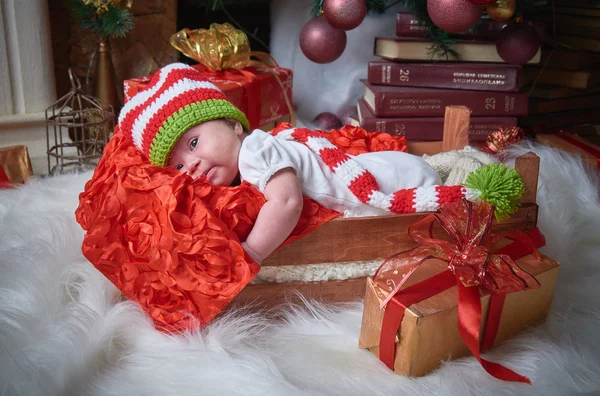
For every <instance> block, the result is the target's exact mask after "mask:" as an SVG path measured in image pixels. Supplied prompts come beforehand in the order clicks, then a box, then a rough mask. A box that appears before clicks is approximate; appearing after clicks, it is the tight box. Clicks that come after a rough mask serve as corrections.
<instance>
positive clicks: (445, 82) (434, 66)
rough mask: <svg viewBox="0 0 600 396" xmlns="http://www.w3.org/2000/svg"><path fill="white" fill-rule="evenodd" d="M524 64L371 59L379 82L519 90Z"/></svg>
mask: <svg viewBox="0 0 600 396" xmlns="http://www.w3.org/2000/svg"><path fill="white" fill-rule="evenodd" d="M521 69H522V68H521V66H517V65H493V64H481V63H398V62H389V61H373V62H369V74H368V80H369V82H370V83H371V84H376V85H395V86H402V87H430V88H449V89H467V90H474V91H501V92H516V91H518V90H519V89H520V88H521V87H522V86H523V81H524V79H523V78H522V73H521Z"/></svg>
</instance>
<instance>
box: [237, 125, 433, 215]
mask: <svg viewBox="0 0 600 396" xmlns="http://www.w3.org/2000/svg"><path fill="white" fill-rule="evenodd" d="M280 134H283V132H281V133H280ZM351 157H352V158H353V159H354V160H355V161H357V162H359V163H360V164H361V165H362V166H363V167H364V168H365V169H366V170H368V171H369V172H371V174H372V175H373V176H374V177H375V180H377V183H378V184H379V188H380V190H381V192H383V193H384V194H391V193H393V192H395V191H397V190H399V189H405V188H414V187H428V186H433V185H440V184H441V180H440V178H439V176H438V174H437V173H436V171H435V170H434V169H433V168H432V167H431V166H429V165H428V164H427V163H426V162H425V161H423V160H422V159H421V158H420V157H417V156H415V155H412V154H407V153H402V152H398V151H380V152H374V153H365V154H360V155H357V156H351ZM238 162H239V169H240V176H241V178H242V180H245V181H247V182H248V183H250V184H252V185H253V186H255V187H256V188H258V189H259V190H260V191H261V192H264V190H265V186H266V184H267V182H268V181H269V179H270V178H271V177H272V176H273V175H274V174H275V173H277V172H278V171H280V170H282V169H284V168H292V169H293V170H294V171H295V172H296V175H297V176H298V178H299V180H300V185H301V187H302V193H303V194H304V195H305V196H307V197H309V198H312V199H314V200H315V201H317V202H318V203H320V204H321V205H323V206H325V207H327V208H330V209H333V210H336V211H338V212H342V213H343V212H346V211H348V212H350V213H352V215H354V216H378V215H384V214H389V212H386V211H383V210H380V209H377V208H374V207H371V206H369V205H366V204H364V203H363V202H361V201H360V200H359V199H358V198H357V197H356V196H355V195H354V194H353V193H352V191H350V189H349V188H348V186H347V185H346V183H345V182H344V181H343V180H341V178H339V177H338V176H336V175H335V174H334V173H333V172H332V171H331V170H330V169H329V167H328V166H327V165H326V164H325V163H323V161H322V159H321V157H320V156H319V155H317V154H315V153H314V152H313V151H312V150H311V149H310V148H309V147H307V146H306V145H304V144H302V143H300V142H296V141H293V140H288V139H285V138H281V137H278V136H273V135H271V134H270V133H268V132H264V131H262V130H260V129H256V130H254V131H253V132H252V133H251V134H250V135H249V136H248V137H246V138H245V139H244V141H243V143H242V147H241V150H240V156H239V160H238Z"/></svg>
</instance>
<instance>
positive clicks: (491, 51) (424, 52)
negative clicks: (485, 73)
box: [374, 37, 541, 64]
mask: <svg viewBox="0 0 600 396" xmlns="http://www.w3.org/2000/svg"><path fill="white" fill-rule="evenodd" d="M432 45H433V43H432V42H431V41H428V40H424V39H419V38H410V37H402V38H400V37H376V38H375V51H374V53H375V55H377V56H380V57H382V58H385V59H389V60H412V61H431V60H435V61H436V62H456V61H461V62H490V63H506V62H504V60H503V59H502V58H501V57H500V55H498V51H496V43H494V42H489V41H466V40H459V41H458V43H456V44H455V45H454V46H453V50H454V51H456V57H455V58H453V57H449V58H448V59H446V58H440V57H434V55H433V54H432V53H431V46H432ZM540 57H541V51H538V52H537V54H536V55H535V56H534V57H533V58H532V59H531V60H530V61H529V62H528V63H530V64H536V63H539V61H540Z"/></svg>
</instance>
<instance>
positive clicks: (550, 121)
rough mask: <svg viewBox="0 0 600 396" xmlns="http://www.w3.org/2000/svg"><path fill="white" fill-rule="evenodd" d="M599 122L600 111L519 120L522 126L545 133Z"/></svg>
mask: <svg viewBox="0 0 600 396" xmlns="http://www.w3.org/2000/svg"><path fill="white" fill-rule="evenodd" d="M599 122H600V111H598V110H597V109H587V110H575V111H565V112H561V113H550V114H536V115H531V116H528V117H522V118H520V119H519V125H520V126H526V127H530V128H533V129H534V131H536V132H545V133H551V132H555V131H558V130H560V129H562V128H564V127H567V126H571V125H580V124H597V123H599Z"/></svg>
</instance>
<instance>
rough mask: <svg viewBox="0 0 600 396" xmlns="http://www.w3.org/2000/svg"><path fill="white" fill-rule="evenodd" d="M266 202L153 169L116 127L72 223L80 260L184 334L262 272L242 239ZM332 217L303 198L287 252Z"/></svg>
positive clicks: (353, 135) (246, 188)
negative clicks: (79, 231) (79, 238)
mask: <svg viewBox="0 0 600 396" xmlns="http://www.w3.org/2000/svg"><path fill="white" fill-rule="evenodd" d="M288 127H291V126H290V125H289V124H282V125H280V126H279V127H278V130H281V129H282V128H288ZM328 136H329V137H330V139H331V141H332V142H333V143H334V144H337V141H338V140H343V143H344V144H347V143H348V144H349V145H350V146H353V147H354V145H353V143H352V141H354V140H358V141H361V142H362V143H360V144H358V145H357V146H356V147H360V148H359V149H358V150H357V151H360V152H363V151H364V152H366V151H368V150H369V149H373V148H378V149H381V148H386V149H389V148H391V149H394V148H396V149H399V150H402V149H405V148H406V145H405V140H404V138H403V137H402V138H401V137H391V136H389V135H386V134H379V135H377V136H376V135H373V134H368V133H367V132H366V131H364V130H362V129H360V128H355V127H344V128H342V129H341V130H339V131H336V132H335V133H334V134H331V135H328ZM363 143H364V145H363ZM264 203H265V198H264V196H263V195H262V194H261V193H260V192H259V191H258V190H257V189H255V188H254V187H253V186H251V185H250V184H248V183H245V182H244V183H242V184H241V185H239V186H236V187H221V186H212V185H210V184H208V183H206V182H205V179H200V180H192V178H190V177H189V176H187V175H185V174H183V173H180V172H179V171H176V170H174V169H169V168H159V167H155V166H152V165H151V164H150V163H149V161H148V160H147V159H145V158H144V157H143V156H142V154H141V153H140V152H139V150H138V149H137V148H136V147H135V146H134V145H133V144H132V143H131V142H130V141H128V140H127V139H125V138H124V137H123V135H122V134H121V133H120V132H119V130H118V128H117V130H116V131H115V135H114V136H113V138H112V139H111V140H110V142H109V143H108V145H107V146H106V148H105V149H104V154H103V157H102V159H101V161H100V163H99V164H98V166H97V168H96V170H95V172H94V175H93V177H92V179H91V180H90V181H88V182H87V183H86V186H85V191H84V192H83V193H81V194H80V196H79V207H78V208H77V211H76V218H77V221H78V222H79V224H80V225H81V227H82V228H83V229H84V230H86V231H87V232H86V235H85V237H84V240H83V246H82V250H83V254H84V255H85V257H86V258H87V259H88V260H89V261H90V262H91V263H92V264H93V265H94V266H95V267H96V268H97V269H98V270H100V271H101V272H102V273H103V274H104V275H105V276H106V277H107V278H108V279H109V280H110V281H111V282H112V283H114V284H115V285H116V286H117V287H118V288H119V289H120V290H121V291H122V292H123V294H124V295H125V296H126V297H127V298H129V299H131V300H133V301H136V302H138V303H139V304H140V306H141V307H142V308H143V309H144V310H145V311H146V312H148V314H149V316H150V317H151V318H152V320H153V321H154V323H155V325H156V327H157V328H159V329H161V330H165V331H180V330H184V329H187V328H190V327H194V326H204V325H206V324H207V323H209V322H210V321H211V320H212V319H213V318H214V317H215V316H216V315H217V314H218V313H219V312H221V311H222V310H223V308H224V307H225V306H226V305H227V304H228V303H229V302H230V301H231V300H232V299H233V298H234V297H235V296H236V295H237V294H238V293H239V292H240V291H241V290H242V289H243V288H244V287H245V286H246V285H247V284H248V283H249V282H250V281H251V280H252V278H253V277H254V276H255V275H256V274H257V273H258V270H259V266H258V265H257V264H256V263H254V262H253V261H252V259H251V258H250V256H248V255H247V254H246V253H245V251H244V250H243V249H242V247H241V244H240V241H244V240H245V239H246V237H247V236H248V234H249V233H250V230H251V229H252V226H253V225H254V222H255V220H256V217H257V216H258V212H259V211H260V208H261V207H262V205H263V204H264ZM337 216H339V213H337V212H335V211H333V210H329V209H327V208H325V207H322V206H320V205H319V204H317V203H316V202H314V201H312V200H310V199H308V198H305V199H304V206H303V211H302V215H301V217H300V220H299V222H298V224H297V225H296V227H295V229H294V230H293V232H292V234H291V235H290V236H289V237H288V239H287V240H286V241H285V242H284V244H287V243H290V242H292V241H294V240H296V239H298V238H301V237H302V236H304V235H306V234H308V233H310V232H311V231H312V230H314V229H316V228H317V227H319V226H320V225H321V224H323V223H325V222H326V221H328V220H331V219H333V218H335V217H337Z"/></svg>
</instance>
